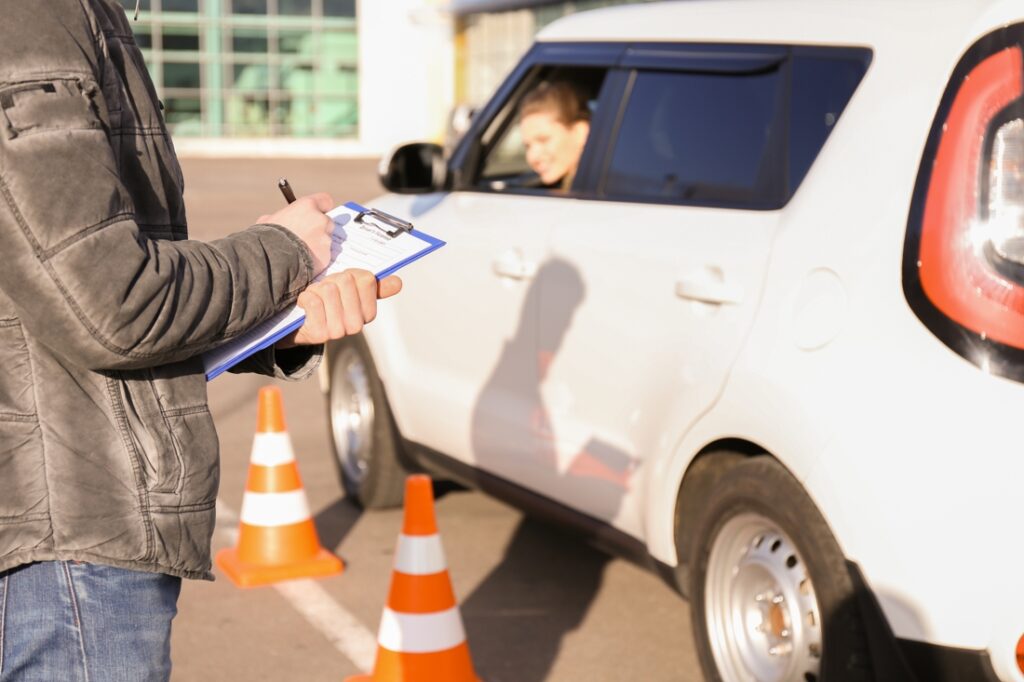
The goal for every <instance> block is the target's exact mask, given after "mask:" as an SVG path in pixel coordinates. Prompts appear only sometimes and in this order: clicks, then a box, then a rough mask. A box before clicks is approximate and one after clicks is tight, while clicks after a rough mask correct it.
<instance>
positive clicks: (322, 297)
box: [277, 202, 402, 348]
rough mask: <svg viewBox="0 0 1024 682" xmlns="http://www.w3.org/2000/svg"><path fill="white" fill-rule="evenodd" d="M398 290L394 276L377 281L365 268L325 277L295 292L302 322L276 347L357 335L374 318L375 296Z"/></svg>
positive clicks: (308, 343)
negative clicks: (304, 317)
mask: <svg viewBox="0 0 1024 682" xmlns="http://www.w3.org/2000/svg"><path fill="white" fill-rule="evenodd" d="M296 203H298V202H296ZM401 290H402V280H400V279H399V278H398V277H396V276H394V275H391V276H390V277H385V278H384V279H382V280H380V281H379V282H378V281H377V278H376V277H374V276H373V273H372V272H370V271H368V270H358V269H355V268H353V269H350V270H345V271H344V272H339V273H337V274H334V275H331V276H329V277H325V278H324V279H322V280H321V281H319V282H317V283H316V284H311V285H310V286H309V288H308V289H306V290H305V291H303V292H302V293H301V294H299V300H298V301H297V303H298V305H299V307H300V308H302V309H303V310H304V311H306V321H305V322H303V323H302V326H301V327H299V329H298V330H296V331H295V333H293V334H289V335H288V336H286V337H285V338H283V339H281V340H280V341H279V342H278V343H277V347H278V348H290V347H292V346H304V345H311V344H319V343H324V342H326V341H331V340H333V339H340V338H342V337H343V336H348V335H350V334H358V333H359V332H361V331H362V330H363V325H365V324H367V323H368V322H371V321H372V320H373V318H375V317H377V299H378V298H388V297H389V296H394V295H395V294H397V293H398V292H399V291H401Z"/></svg>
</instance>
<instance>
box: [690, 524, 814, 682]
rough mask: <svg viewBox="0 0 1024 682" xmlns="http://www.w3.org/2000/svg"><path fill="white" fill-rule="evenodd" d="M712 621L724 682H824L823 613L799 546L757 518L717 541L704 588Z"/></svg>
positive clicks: (711, 632) (713, 642)
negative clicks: (821, 674) (822, 658)
mask: <svg viewBox="0 0 1024 682" xmlns="http://www.w3.org/2000/svg"><path fill="white" fill-rule="evenodd" d="M704 603H705V607H704V615H705V619H706V623H707V630H708V636H709V639H710V644H711V650H712V653H713V655H714V658H715V663H716V664H717V666H718V670H719V673H720V675H721V677H722V680H723V682H776V681H783V680H802V681H806V682H816V680H818V677H819V675H820V667H821V649H822V633H821V613H820V610H819V608H818V599H817V597H816V595H815V592H814V585H813V583H812V582H811V578H810V575H809V574H808V572H807V566H806V564H805V563H804V560H803V558H802V557H801V556H800V555H799V553H798V552H797V551H796V547H795V545H794V544H793V542H792V540H790V539H789V537H787V536H786V534H785V533H783V532H782V531H781V530H780V529H779V528H778V526H776V525H775V524H774V523H772V522H771V521H770V520H768V519H767V518H765V517H763V516H761V515H759V514H753V513H745V514H740V515H738V516H736V517H733V518H732V519H730V520H729V521H728V522H727V523H726V524H725V525H724V526H723V527H722V529H721V530H720V531H719V533H718V535H717V536H716V537H715V541H714V544H713V545H712V547H711V555H710V557H709V559H708V571H707V575H706V578H705V582H704Z"/></svg>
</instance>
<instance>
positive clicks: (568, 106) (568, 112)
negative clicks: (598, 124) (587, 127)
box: [519, 81, 590, 126]
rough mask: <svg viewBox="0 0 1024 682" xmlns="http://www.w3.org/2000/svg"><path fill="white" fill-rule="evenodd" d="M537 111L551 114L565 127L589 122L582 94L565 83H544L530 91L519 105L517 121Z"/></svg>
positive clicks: (588, 112)
mask: <svg viewBox="0 0 1024 682" xmlns="http://www.w3.org/2000/svg"><path fill="white" fill-rule="evenodd" d="M539 111H545V112H551V113H553V114H554V115H555V118H557V119H558V120H559V122H561V123H562V124H563V125H566V126H569V125H572V124H573V123H576V122H578V121H589V120H590V110H589V109H587V104H586V99H585V98H584V96H583V93H581V92H580V91H579V89H577V88H576V86H574V85H573V84H572V83H569V82H567V81H555V82H553V83H552V82H548V81H544V82H543V83H541V84H540V85H538V86H537V87H536V88H534V89H533V90H532V91H530V93H529V94H527V95H526V97H524V98H523V101H522V102H520V103H519V120H522V119H523V117H524V116H527V115H528V114H535V113H537V112H539Z"/></svg>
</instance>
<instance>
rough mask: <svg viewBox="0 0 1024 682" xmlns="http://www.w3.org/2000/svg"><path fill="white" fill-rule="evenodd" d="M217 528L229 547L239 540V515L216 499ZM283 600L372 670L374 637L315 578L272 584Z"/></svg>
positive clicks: (364, 669) (354, 660) (360, 665)
mask: <svg viewBox="0 0 1024 682" xmlns="http://www.w3.org/2000/svg"><path fill="white" fill-rule="evenodd" d="M217 531H218V532H219V533H220V534H221V536H222V537H223V538H224V539H225V540H227V541H228V542H230V544H231V545H232V546H234V545H235V544H237V542H238V514H236V513H235V512H234V511H232V509H231V508H230V507H228V506H227V505H226V504H224V503H223V502H221V501H220V500H219V499H218V500H217ZM273 587H274V589H275V590H277V591H278V592H279V593H280V594H281V596H282V597H284V598H285V600H286V601H287V602H288V603H289V604H291V605H292V607H293V608H294V609H295V610H296V611H298V612H299V614H300V615H301V616H302V617H303V618H305V619H306V621H307V622H308V623H309V624H310V625H312V626H313V627H314V628H316V630H317V631H318V632H319V633H320V634H322V635H323V636H324V637H326V638H327V641H329V642H330V643H331V644H332V645H334V648H335V649H337V650H338V651H339V652H341V654H342V655H343V656H345V658H347V659H348V660H350V661H352V663H354V664H355V666H356V667H357V668H359V670H361V671H362V672H364V673H368V672H370V670H372V669H373V661H374V659H375V658H376V656H377V638H376V637H374V636H373V633H372V632H370V631H369V630H367V629H366V627H365V626H363V624H362V623H360V622H359V619H357V618H356V617H355V616H353V615H352V614H351V613H349V612H348V610H346V609H345V607H343V606H342V605H341V604H339V603H338V602H336V601H335V600H334V598H332V597H331V595H330V594H329V593H328V592H327V590H325V589H324V588H322V587H321V586H320V585H319V584H318V583H317V582H316V581H314V580H310V579H308V578H307V579H302V580H289V581H286V582H281V583H276V584H275V585H273Z"/></svg>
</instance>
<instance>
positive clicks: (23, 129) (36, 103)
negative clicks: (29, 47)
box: [0, 78, 103, 140]
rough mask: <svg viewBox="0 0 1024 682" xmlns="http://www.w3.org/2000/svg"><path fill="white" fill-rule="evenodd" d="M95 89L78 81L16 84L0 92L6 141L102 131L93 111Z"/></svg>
mask: <svg viewBox="0 0 1024 682" xmlns="http://www.w3.org/2000/svg"><path fill="white" fill-rule="evenodd" d="M95 92H96V88H95V86H86V85H84V84H83V83H82V81H80V80H78V79H77V78H56V79H51V80H40V81H30V82H27V83H18V84H16V85H10V86H7V87H5V88H3V89H0V112H2V114H3V123H4V129H5V130H4V133H5V135H6V136H7V139H9V140H12V139H14V138H20V137H27V136H30V135H37V134H39V133H45V132H55V131H67V130H102V129H103V123H102V121H101V119H100V114H99V112H97V111H96V109H95V102H96V100H95V99H94V98H93V95H94V94H95Z"/></svg>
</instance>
